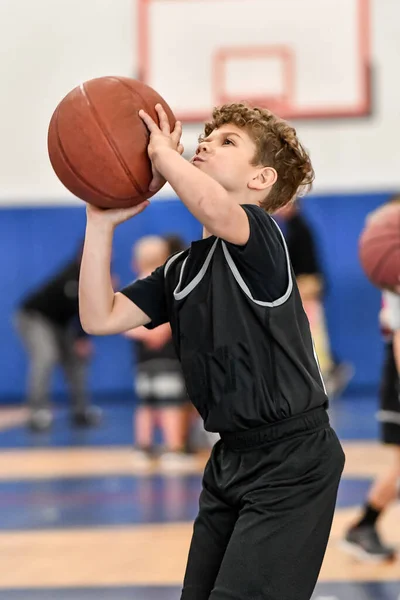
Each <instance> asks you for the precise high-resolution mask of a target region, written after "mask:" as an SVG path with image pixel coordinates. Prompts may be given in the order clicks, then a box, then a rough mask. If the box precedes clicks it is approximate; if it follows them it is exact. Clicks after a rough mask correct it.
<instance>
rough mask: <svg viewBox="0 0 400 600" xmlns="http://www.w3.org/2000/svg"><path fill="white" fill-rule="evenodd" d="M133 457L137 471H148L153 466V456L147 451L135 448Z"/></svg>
mask: <svg viewBox="0 0 400 600" xmlns="http://www.w3.org/2000/svg"><path fill="white" fill-rule="evenodd" d="M132 457H133V465H134V467H136V468H137V469H140V470H146V469H149V468H150V467H151V466H152V464H153V460H152V458H151V456H150V455H149V453H148V452H146V451H145V450H140V449H138V448H134V449H133V452H132Z"/></svg>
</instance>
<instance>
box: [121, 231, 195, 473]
mask: <svg viewBox="0 0 400 600" xmlns="http://www.w3.org/2000/svg"><path fill="white" fill-rule="evenodd" d="M183 249H184V245H183V242H182V241H181V240H180V238H179V237H178V236H170V237H169V238H167V239H164V238H162V237H160V236H155V235H154V236H153V235H152V236H146V237H143V238H141V239H140V240H139V241H138V242H137V243H136V244H135V245H134V246H133V249H132V270H133V271H134V272H135V273H136V274H137V277H138V279H143V278H145V277H147V276H149V275H150V274H151V273H152V272H153V271H154V270H155V269H156V268H157V267H159V266H160V265H162V264H164V263H165V261H166V260H167V259H168V257H169V256H170V254H171V250H172V251H173V252H172V253H173V254H174V253H176V252H179V251H181V250H183ZM125 336H126V337H129V338H130V339H133V340H134V342H135V344H134V345H135V351H136V364H137V372H136V377H135V391H136V396H137V399H138V406H137V409H136V411H135V414H134V419H133V426H134V440H135V449H134V459H135V463H136V464H137V465H139V466H144V467H146V466H148V465H150V464H151V462H152V460H153V458H154V456H155V432H156V428H157V426H159V427H160V429H161V433H162V436H163V442H164V448H165V450H164V452H163V453H162V454H161V456H160V458H159V461H160V465H161V467H163V468H166V469H168V468H179V467H181V466H187V465H189V463H191V457H189V456H187V455H185V453H184V447H185V441H186V436H187V432H186V429H187V418H186V415H187V404H188V402H189V400H188V397H187V394H186V388H185V383H184V379H183V374H182V371H181V366H180V364H179V360H178V358H177V356H176V352H175V348H174V344H173V341H172V333H171V327H170V324H169V323H165V324H164V325H160V326H159V327H156V328H155V329H152V330H149V329H147V328H146V327H138V328H136V329H133V330H131V331H128V332H126V333H125Z"/></svg>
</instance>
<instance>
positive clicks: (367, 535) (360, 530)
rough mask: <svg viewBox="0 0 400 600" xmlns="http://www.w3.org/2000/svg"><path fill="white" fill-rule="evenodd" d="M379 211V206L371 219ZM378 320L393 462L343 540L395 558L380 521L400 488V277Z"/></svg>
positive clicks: (366, 556)
mask: <svg viewBox="0 0 400 600" xmlns="http://www.w3.org/2000/svg"><path fill="white" fill-rule="evenodd" d="M389 202H397V203H400V196H398V195H396V196H394V197H393V198H391V199H390V201H389ZM384 206H386V204H385V205H384ZM379 211H380V208H378V209H377V210H376V211H374V212H373V213H371V214H370V215H369V216H368V219H372V218H373V217H374V215H375V214H378V212H379ZM399 235H400V232H399ZM379 322H380V327H381V331H382V335H383V339H384V342H385V352H384V362H383V366H382V374H381V386H380V409H379V411H378V414H377V417H378V420H379V421H380V423H381V439H382V442H383V443H384V444H388V445H390V446H391V448H392V464H391V465H390V466H389V468H388V470H387V472H386V473H384V474H383V475H382V476H381V477H379V478H378V479H376V481H375V482H374V483H373V485H372V487H371V489H370V490H369V492H368V496H367V499H366V503H365V505H364V508H363V511H362V514H361V515H360V516H359V518H358V520H357V521H356V523H354V524H353V525H352V526H351V527H350V528H349V529H348V530H347V532H346V535H345V539H344V543H343V549H344V550H346V551H348V552H349V553H351V554H353V555H355V556H357V557H358V558H360V559H363V560H375V561H379V560H382V561H383V560H392V559H393V558H395V556H396V551H395V549H394V548H393V547H391V546H389V545H387V544H385V543H384V542H383V541H382V539H381V536H380V535H379V532H378V529H377V524H378V520H379V519H380V518H381V517H382V515H383V514H384V513H385V511H386V510H387V508H388V507H389V506H390V505H391V504H392V503H393V502H394V501H396V500H398V498H399V491H400V281H399V286H398V287H397V288H396V289H395V290H392V291H383V292H382V308H381V311H380V313H379Z"/></svg>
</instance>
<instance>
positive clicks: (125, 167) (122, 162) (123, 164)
mask: <svg viewBox="0 0 400 600" xmlns="http://www.w3.org/2000/svg"><path fill="white" fill-rule="evenodd" d="M118 81H119V80H118ZM81 90H82V94H83V95H84V97H85V99H86V101H87V103H88V104H89V106H90V108H91V109H92V112H93V116H94V118H95V121H96V123H97V125H98V126H99V129H100V131H101V132H102V134H103V135H104V137H105V139H106V140H107V142H108V144H109V145H110V147H111V149H112V150H113V151H114V153H115V156H116V157H117V159H118V161H119V163H120V165H121V167H122V168H123V170H124V171H125V175H126V176H127V177H128V179H129V181H130V182H131V184H132V185H133V187H134V188H135V190H136V191H137V192H138V193H139V195H140V196H142V197H143V195H144V194H145V192H144V191H143V190H142V188H141V187H140V185H139V184H138V182H137V181H136V179H135V178H134V177H133V175H132V173H131V172H130V170H129V168H128V165H127V164H126V162H125V160H124V158H123V156H122V154H121V153H120V151H119V149H118V146H116V145H115V144H114V142H113V139H112V138H111V137H110V135H109V134H108V131H107V129H106V128H105V127H103V123H102V121H101V119H100V115H99V113H98V112H97V110H96V107H95V106H94V104H93V102H92V101H91V99H90V97H89V94H88V92H87V90H86V89H85V85H84V84H83V85H81Z"/></svg>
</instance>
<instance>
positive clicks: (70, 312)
mask: <svg viewBox="0 0 400 600" xmlns="http://www.w3.org/2000/svg"><path fill="white" fill-rule="evenodd" d="M81 256H82V244H80V246H79V249H78V251H77V252H76V254H75V256H74V257H73V258H72V259H71V260H70V261H69V262H68V263H67V264H66V265H64V266H63V267H62V268H61V269H60V270H59V271H58V272H56V273H55V274H54V275H53V276H52V277H51V278H50V279H48V280H47V281H45V282H44V283H43V284H42V285H41V286H40V287H39V288H37V289H35V290H34V291H33V292H31V293H30V294H29V295H28V296H27V297H25V298H24V299H23V301H22V303H21V304H20V306H19V308H18V310H17V312H16V315H15V324H16V329H17V332H18V333H19V336H20V338H21V340H22V342H23V344H24V346H25V349H26V351H27V353H28V358H29V374H28V385H27V388H28V389H27V405H28V408H29V417H28V425H29V427H30V428H31V429H32V430H33V431H46V430H47V429H49V428H50V426H51V424H52V421H53V414H52V411H51V408H50V382H51V376H52V373H53V370H54V368H55V367H56V366H57V365H58V364H59V365H60V366H61V367H62V369H63V371H64V374H65V378H66V382H67V385H68V388H69V393H70V399H71V403H70V411H71V422H72V424H73V425H75V426H82V427H85V426H93V425H97V424H98V422H99V421H100V418H101V411H100V409H99V408H98V407H96V406H93V405H92V404H91V403H90V400H89V396H88V392H87V371H88V363H89V359H90V358H91V356H92V352H93V346H92V342H91V340H90V338H89V337H88V336H87V334H86V333H85V332H84V331H83V329H82V327H81V324H80V320H79V307H78V281H79V271H80V263H81Z"/></svg>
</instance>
